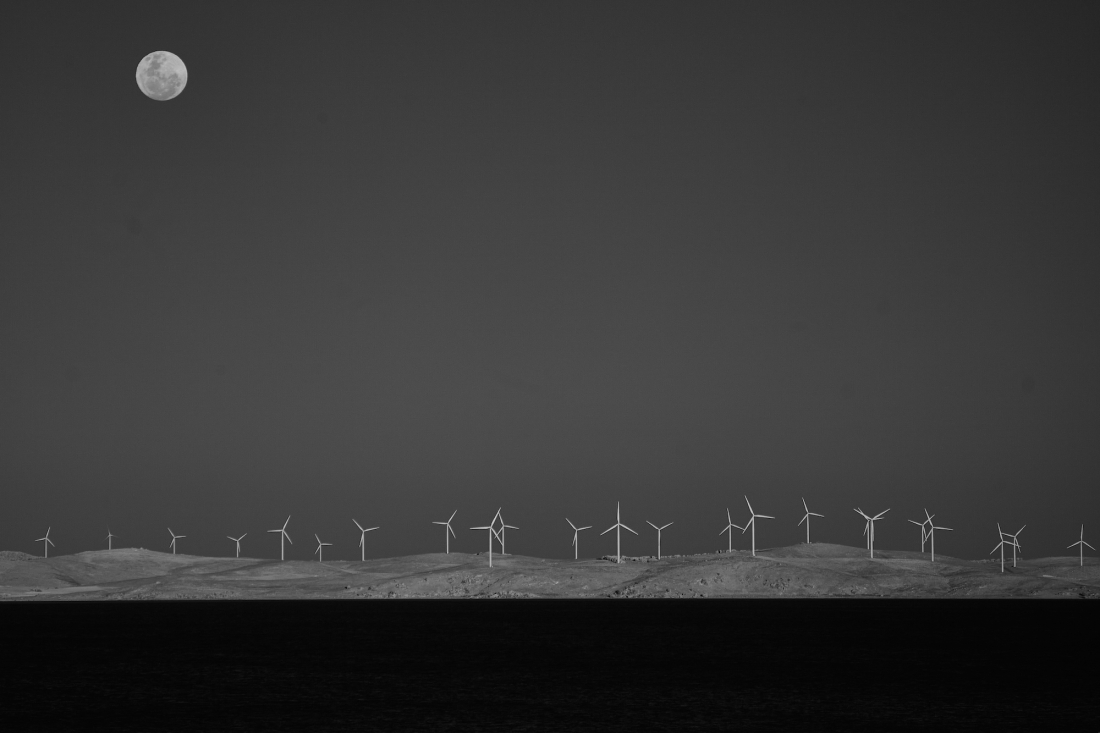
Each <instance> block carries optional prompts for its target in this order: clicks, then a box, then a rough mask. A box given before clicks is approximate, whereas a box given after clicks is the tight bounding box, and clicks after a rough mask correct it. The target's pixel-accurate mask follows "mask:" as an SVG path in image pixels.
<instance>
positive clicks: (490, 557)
mask: <svg viewBox="0 0 1100 733" xmlns="http://www.w3.org/2000/svg"><path fill="white" fill-rule="evenodd" d="M498 512H499V510H498ZM493 522H496V517H493ZM470 529H484V530H487V531H488V532H489V567H493V535H495V534H496V533H497V531H496V529H494V528H493V524H492V523H490V524H489V526H488V527H470Z"/></svg>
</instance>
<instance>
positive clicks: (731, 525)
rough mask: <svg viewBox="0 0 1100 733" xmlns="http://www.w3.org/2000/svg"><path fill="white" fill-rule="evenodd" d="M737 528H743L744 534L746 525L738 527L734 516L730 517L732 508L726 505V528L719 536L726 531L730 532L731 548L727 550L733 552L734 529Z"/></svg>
mask: <svg viewBox="0 0 1100 733" xmlns="http://www.w3.org/2000/svg"><path fill="white" fill-rule="evenodd" d="M735 529H739V530H741V533H742V534H744V532H745V528H744V527H738V526H737V525H736V524H734V523H733V518H732V517H730V508H729V507H726V528H725V529H723V530H722V531H721V532H719V533H718V536H719V537H721V536H722V535H724V534H725V533H726V532H729V533H730V536H729V541H730V544H729V549H728V550H727V552H733V530H735Z"/></svg>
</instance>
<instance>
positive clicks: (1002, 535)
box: [989, 522, 1019, 573]
mask: <svg viewBox="0 0 1100 733" xmlns="http://www.w3.org/2000/svg"><path fill="white" fill-rule="evenodd" d="M1016 534H1019V532H1017V533H1016ZM997 535H998V536H1000V538H1001V541H1000V542H998V543H997V546H996V547H994V548H993V549H992V550H990V551H989V554H990V555H992V554H993V553H994V552H996V551H997V550H1000V551H1001V572H1002V573H1003V572H1004V571H1005V545H1007V544H1009V543H1008V542H1005V537H1011V535H1007V534H1005V532H1004V530H1002V529H1001V523H1000V522H997ZM1012 547H1013V551H1015V547H1016V538H1015V537H1013V539H1012Z"/></svg>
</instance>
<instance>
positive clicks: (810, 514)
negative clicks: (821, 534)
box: [799, 497, 825, 545]
mask: <svg viewBox="0 0 1100 733" xmlns="http://www.w3.org/2000/svg"><path fill="white" fill-rule="evenodd" d="M802 508H803V509H805V510H806V514H805V516H803V517H802V520H801V521H799V524H800V525H801V524H802V522H805V523H806V544H807V545H808V544H810V517H821V518H822V519H824V518H825V515H824V514H815V513H814V512H811V511H810V507H808V506H806V499H805V497H803V499H802Z"/></svg>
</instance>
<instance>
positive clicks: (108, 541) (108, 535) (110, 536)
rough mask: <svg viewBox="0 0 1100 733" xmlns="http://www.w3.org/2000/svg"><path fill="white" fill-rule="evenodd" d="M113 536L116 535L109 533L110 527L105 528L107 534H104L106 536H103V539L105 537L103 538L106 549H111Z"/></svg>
mask: <svg viewBox="0 0 1100 733" xmlns="http://www.w3.org/2000/svg"><path fill="white" fill-rule="evenodd" d="M114 537H117V535H113V534H111V528H110V527H108V528H107V536H106V537H104V539H105V540H107V549H108V550H110V549H111V539H112V538H114Z"/></svg>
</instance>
